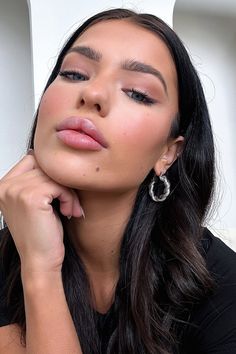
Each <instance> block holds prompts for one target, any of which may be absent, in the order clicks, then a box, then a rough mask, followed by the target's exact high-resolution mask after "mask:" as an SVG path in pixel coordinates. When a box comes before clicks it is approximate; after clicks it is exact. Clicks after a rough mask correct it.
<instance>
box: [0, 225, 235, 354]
mask: <svg viewBox="0 0 236 354" xmlns="http://www.w3.org/2000/svg"><path fill="white" fill-rule="evenodd" d="M0 234H1V233H0ZM203 248H204V250H205V252H206V262H207V267H208V270H209V271H210V272H211V274H212V275H213V277H214V278H215V280H216V284H217V286H216V289H215V290H214V293H213V294H212V295H211V296H209V297H208V298H207V299H205V300H204V301H202V302H201V303H200V304H199V305H198V306H197V307H195V309H194V310H193V311H192V313H191V316H190V324H189V325H187V326H186V325H185V329H184V335H183V340H182V344H181V349H180V353H181V354H236V253H235V252H234V251H232V250H231V249H230V248H229V247H228V246H226V245H225V244H224V243H223V242H222V241H221V240H220V239H218V238H217V237H215V236H213V235H212V234H211V233H210V232H209V231H208V230H205V231H204V238H203ZM2 286H3V276H2V274H1V272H0V290H1V289H2ZM112 312H113V311H112V308H111V309H110V311H109V312H108V313H107V314H105V315H101V314H99V313H97V319H98V333H99V335H100V337H101V338H102V342H103V350H102V352H103V353H104V352H105V348H106V344H107V343H108V341H109V337H110V335H111V333H112V331H113V323H114V318H113V317H114V316H113V313H112ZM9 323H10V321H9V319H8V314H7V311H6V307H5V300H4V298H2V297H1V303H0V326H5V325H7V324H9ZM135 354H136V353H135Z"/></svg>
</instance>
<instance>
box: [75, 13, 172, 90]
mask: <svg viewBox="0 0 236 354" xmlns="http://www.w3.org/2000/svg"><path fill="white" fill-rule="evenodd" d="M78 45H81V46H83V45H84V46H90V47H92V48H93V49H96V50H97V51H99V52H101V54H102V56H103V58H104V60H105V59H112V60H113V61H121V60H124V59H135V60H138V61H141V62H145V63H147V64H150V65H153V66H155V67H157V68H158V70H161V71H162V72H163V74H164V75H165V76H166V77H167V78H169V79H172V80H174V81H175V83H177V75H176V69H175V64H174V62H173V59H172V56H171V54H170V51H169V49H168V47H167V46H166V44H165V43H164V42H163V40H162V39H161V38H160V37H159V36H158V35H157V34H155V33H153V32H151V31H149V30H148V29H146V28H142V27H140V26H138V25H137V24H135V23H132V22H131V21H129V20H127V19H122V20H107V21H103V22H99V23H96V24H94V25H92V26H91V27H89V28H88V29H87V30H86V31H85V32H83V34H82V35H81V36H80V37H78V38H77V40H76V41H75V42H74V44H73V47H76V46H78Z"/></svg>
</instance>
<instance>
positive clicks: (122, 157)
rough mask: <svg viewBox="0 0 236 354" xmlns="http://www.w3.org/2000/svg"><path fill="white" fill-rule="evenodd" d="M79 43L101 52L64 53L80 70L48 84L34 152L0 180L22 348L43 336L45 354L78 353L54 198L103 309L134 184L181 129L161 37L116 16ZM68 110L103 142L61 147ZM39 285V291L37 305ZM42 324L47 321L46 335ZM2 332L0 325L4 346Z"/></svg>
mask: <svg viewBox="0 0 236 354" xmlns="http://www.w3.org/2000/svg"><path fill="white" fill-rule="evenodd" d="M107 33H112V36H107ZM77 46H86V47H87V46H89V47H91V48H92V49H93V50H96V51H98V52H100V53H101V54H102V58H101V59H100V61H99V62H97V61H94V60H91V59H89V58H87V57H85V56H84V55H82V54H78V53H74V52H71V53H70V54H68V55H67V56H66V57H65V59H64V61H63V64H62V67H61V71H65V70H66V71H71V70H72V71H76V72H78V71H79V72H80V73H81V74H82V76H81V75H80V76H78V75H77V76H75V75H74V76H73V77H72V76H69V77H66V78H65V77H64V76H61V75H59V76H58V77H57V78H56V80H55V81H54V82H53V83H52V84H51V85H50V87H49V88H48V89H47V91H46V92H45V94H44V96H43V98H42V101H41V104H40V109H39V116H38V124H37V129H36V135H35V150H34V152H31V153H30V154H29V155H27V156H26V157H24V158H23V159H22V160H21V161H20V162H19V163H18V164H17V165H16V166H15V167H14V168H13V169H12V170H11V171H10V172H9V173H8V174H7V175H6V176H5V177H4V178H3V179H2V180H1V181H0V209H1V210H2V211H3V215H4V217H5V220H6V222H7V224H8V226H9V229H10V231H11V233H12V235H13V238H14V241H15V244H16V247H17V250H18V252H19V255H20V258H21V267H22V282H23V288H24V293H25V302H26V320H27V324H28V327H27V328H29V330H28V334H27V336H28V337H27V342H28V349H27V350H28V351H27V353H28V352H29V353H31V352H34V350H35V348H37V350H39V349H38V348H40V345H42V343H43V345H42V348H43V349H42V353H49V352H50V351H51V352H52V351H53V352H56V353H62V351H60V350H61V349H59V348H61V347H62V348H64V349H63V350H64V352H66V351H65V348H66V350H67V352H71V353H81V351H80V348H79V343H78V338H77V336H76V333H75V330H74V328H73V324H72V321H71V318H70V315H69V314H68V308H67V305H66V301H65V299H64V297H63V291H62V289H63V285H62V281H61V266H62V262H63V259H64V245H63V231H62V227H61V222H60V220H59V219H58V217H57V215H55V213H54V211H53V209H52V207H51V205H50V203H51V202H52V200H53V199H54V198H58V199H59V201H60V211H61V213H62V214H63V215H65V216H72V218H71V219H70V220H68V221H67V224H66V228H67V231H68V233H69V235H70V237H71V239H72V241H73V243H74V245H75V247H76V249H77V252H78V253H79V254H80V257H81V258H82V259H83V262H84V264H85V266H86V269H87V274H88V277H89V280H90V283H91V286H92V289H93V294H94V296H93V297H94V298H93V302H94V307H95V308H96V309H97V310H98V311H100V312H106V311H107V310H108V308H109V307H110V305H111V303H112V300H113V294H114V288H115V285H116V282H117V279H118V277H119V274H118V258H119V248H120V242H121V239H122V235H123V232H124V228H125V225H126V223H127V221H128V218H129V216H130V213H131V211H132V206H133V203H134V199H135V196H136V193H137V190H138V187H139V185H140V184H141V182H142V181H143V180H144V179H145V177H146V175H147V174H148V173H149V172H150V170H151V169H152V168H154V170H155V172H156V174H157V175H160V174H161V173H165V172H166V170H167V169H168V168H169V167H170V166H171V165H172V164H173V162H174V161H175V160H176V158H177V155H178V153H180V151H181V146H182V142H183V137H181V136H179V137H178V138H176V139H170V138H169V132H170V128H171V125H172V123H173V120H174V117H175V115H176V113H177V112H178V91H177V75H176V70H175V66H174V63H173V60H172V58H171V55H170V53H169V51H168V49H167V47H166V45H165V44H164V43H163V42H162V41H161V39H159V38H158V37H157V36H155V35H154V34H152V33H150V32H148V31H147V30H146V29H142V28H140V27H138V26H137V25H134V24H132V23H130V22H129V21H127V20H116V21H106V22H102V23H98V24H95V25H93V26H92V27H91V28H89V29H88V30H86V31H85V32H84V33H83V34H82V35H81V36H80V37H79V38H78V39H77V40H76V42H75V43H74V45H73V47H77ZM140 48H141V50H140ZM125 59H127V60H138V61H140V62H143V63H146V64H148V65H151V66H153V67H154V68H155V69H157V70H159V71H160V72H161V74H162V76H163V77H164V79H165V82H166V85H167V90H168V94H166V92H165V89H164V87H163V85H162V83H161V81H160V80H159V79H158V78H157V77H155V76H153V75H151V74H148V73H138V72H131V71H127V70H124V69H122V68H121V63H122V61H124V60H125ZM132 89H134V90H138V91H142V92H145V93H147V94H148V96H149V97H151V100H152V104H145V102H143V100H144V97H143V96H142V95H140V94H137V93H134V92H132ZM70 116H82V117H86V118H89V119H90V120H91V121H92V122H93V123H94V124H95V125H96V127H97V128H98V129H99V130H100V132H101V133H102V134H103V136H104V137H105V139H106V141H107V142H108V147H107V148H106V149H101V150H99V151H82V150H75V149H73V148H70V147H68V146H66V145H65V144H63V143H62V141H60V140H59V139H58V138H57V136H56V125H57V124H58V123H59V122H61V121H62V120H63V119H64V118H66V117H70ZM81 206H82V208H83V211H82V209H81ZM82 213H84V214H85V218H83V217H81V216H82ZM111 231H112V232H111ZM52 285H53V287H52ZM55 288H56V289H58V292H59V294H58V293H57V290H56V293H55ZM35 289H37V293H38V294H39V297H40V296H41V298H40V299H38V302H37V298H35ZM53 289H54V290H53ZM49 293H50V298H51V299H52V300H51V301H53V303H52V307H53V308H54V312H55V308H56V309H57V308H58V312H56V315H58V316H63V318H64V319H65V321H61V322H63V323H64V327H63V325H61V326H62V328H57V326H58V324H56V322H57V321H56V320H57V319H56V318H55V319H53V318H51V319H50V318H49V317H47V316H48V315H47V314H46V313H45V314H41V312H40V311H39V303H40V301H43V299H44V297H45V299H46V298H47V300H46V301H47V302H48V301H49V302H50V300H48V296H47V297H46V295H48V294H49ZM54 293H55V296H53V294H54ZM33 294H34V296H33ZM39 300H40V301H39ZM48 306H49V307H50V303H49V304H48ZM61 312H62V313H61ZM56 317H57V316H56ZM60 318H61V317H60ZM42 322H43V323H44V327H45V328H46V329H47V330H46V332H45V329H43V328H42V326H41V325H40V323H42ZM45 322H46V323H47V324H48V325H45ZM7 327H12V326H7ZM32 328H33V329H32ZM48 328H53V330H52V333H51V334H49V333H48ZM65 330H66V331H67V334H68V335H65V333H64V331H65ZM2 333H3V332H2ZM57 333H58V334H57ZM61 333H63V336H61V335H60V334H61ZM47 336H48V337H50V338H51V336H52V337H53V338H54V339H55V340H54V343H59V344H60V345H59V344H58V348H57V349H56V350H57V351H55V347H53V345H55V344H53V343H51V342H50V343H48V346H47V345H46V344H45V338H47ZM1 338H3V336H2V337H1V332H0V343H1ZM63 341H65V342H63ZM62 342H63V343H62ZM63 345H64V347H63ZM46 347H47V348H48V352H47V351H45V348H46ZM0 348H1V347H0ZM29 348H30V349H29ZM68 348H69V349H68ZM15 349H16V348H15ZM15 349H14V350H15ZM6 353H7V352H6ZM9 353H13V350H12V351H9ZM14 353H18V352H17V351H15V352H14ZM19 353H21V352H19ZM24 353H25V352H24ZM37 353H41V352H39V351H37Z"/></svg>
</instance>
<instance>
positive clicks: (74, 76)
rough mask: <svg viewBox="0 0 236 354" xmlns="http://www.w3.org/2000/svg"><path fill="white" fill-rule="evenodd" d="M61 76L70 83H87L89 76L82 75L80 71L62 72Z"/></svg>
mask: <svg viewBox="0 0 236 354" xmlns="http://www.w3.org/2000/svg"><path fill="white" fill-rule="evenodd" d="M59 75H60V76H62V77H64V78H66V79H68V80H70V81H86V80H88V76H86V75H84V74H82V73H80V72H79V71H60V72H59Z"/></svg>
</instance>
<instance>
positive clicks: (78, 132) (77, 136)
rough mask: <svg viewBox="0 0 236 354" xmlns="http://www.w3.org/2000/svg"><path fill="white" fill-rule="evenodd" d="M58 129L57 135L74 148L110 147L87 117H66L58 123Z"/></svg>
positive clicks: (99, 148)
mask: <svg viewBox="0 0 236 354" xmlns="http://www.w3.org/2000/svg"><path fill="white" fill-rule="evenodd" d="M56 131H57V132H56V134H57V137H58V138H59V139H60V140H61V141H62V142H63V143H64V144H65V145H68V146H70V147H72V148H74V149H78V150H91V151H99V150H101V149H103V148H107V147H108V144H107V142H106V141H105V139H104V137H103V135H102V134H101V133H100V131H99V130H98V129H97V128H96V126H95V125H94V123H92V122H91V121H90V120H89V119H87V118H83V117H76V116H73V117H68V118H65V119H64V120H63V121H61V122H60V123H59V124H58V125H57V127H56Z"/></svg>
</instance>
